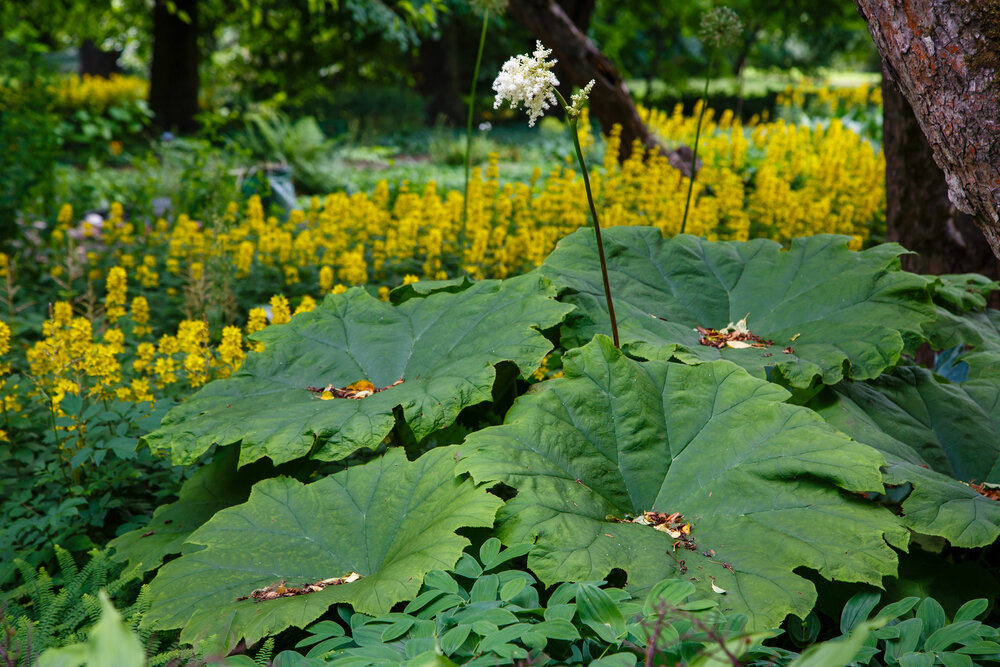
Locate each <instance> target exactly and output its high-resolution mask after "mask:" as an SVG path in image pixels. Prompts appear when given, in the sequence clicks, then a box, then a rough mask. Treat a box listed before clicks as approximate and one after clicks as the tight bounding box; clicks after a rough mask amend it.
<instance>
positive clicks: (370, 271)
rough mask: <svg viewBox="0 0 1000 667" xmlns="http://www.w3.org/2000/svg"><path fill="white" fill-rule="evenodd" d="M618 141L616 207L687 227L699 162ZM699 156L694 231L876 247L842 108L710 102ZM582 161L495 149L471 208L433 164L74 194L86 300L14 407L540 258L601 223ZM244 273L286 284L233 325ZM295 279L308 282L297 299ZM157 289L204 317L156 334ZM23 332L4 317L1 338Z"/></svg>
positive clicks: (107, 393)
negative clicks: (689, 169)
mask: <svg viewBox="0 0 1000 667" xmlns="http://www.w3.org/2000/svg"><path fill="white" fill-rule="evenodd" d="M643 113H644V115H645V118H646V120H647V122H648V123H649V125H650V126H651V127H652V128H653V129H654V130H655V131H656V132H657V133H658V134H659V135H660V137H662V139H663V141H664V143H665V144H666V145H668V146H676V145H679V144H690V143H692V142H693V137H694V131H695V123H696V121H695V120H694V119H693V118H691V117H686V116H684V115H682V114H681V112H680V111H679V110H675V111H674V112H673V113H670V114H668V113H663V112H659V111H646V112H643ZM589 150H591V151H592V150H593V149H592V148H590V149H589ZM617 152H618V134H617V132H612V134H611V136H610V137H609V138H608V139H607V142H606V151H605V156H606V157H605V159H604V161H603V164H600V163H597V164H595V165H594V167H593V173H592V180H593V185H594V189H595V196H596V198H597V201H598V207H599V211H600V215H601V216H602V224H603V225H605V226H611V225H655V226H657V227H659V228H660V229H661V230H662V231H663V233H664V234H667V235H671V234H675V233H677V232H678V231H679V229H680V225H681V218H682V214H683V210H684V199H685V196H686V193H687V186H688V180H687V179H686V178H684V177H683V176H681V174H680V173H679V172H678V171H676V170H675V169H673V168H672V167H670V166H669V165H668V164H667V161H666V159H665V158H664V157H662V156H659V155H644V154H643V152H642V151H641V150H639V151H635V152H634V153H633V156H632V158H630V159H629V160H628V161H626V162H625V163H624V164H622V165H619V164H618V163H617V162H616V161H615V159H614V156H615V155H616V154H617ZM699 158H700V159H701V160H702V161H703V167H702V169H701V170H700V172H699V173H698V177H697V179H696V184H695V189H694V192H695V195H694V196H695V199H694V202H693V205H692V209H691V214H690V216H689V220H688V223H687V231H688V232H690V233H694V234H699V235H702V236H705V237H708V238H711V239H737V240H744V239H747V238H751V237H759V236H761V237H768V238H773V239H776V240H779V241H784V240H787V239H789V238H791V237H794V236H799V235H806V234H816V233H840V234H848V235H850V236H852V237H854V239H855V241H854V245H855V246H856V247H860V246H861V245H862V244H863V243H864V242H865V240H866V239H867V238H868V236H869V234H870V233H871V231H872V229H873V228H876V227H877V225H878V224H879V222H880V220H881V217H882V211H883V207H884V191H883V187H882V183H883V170H884V161H883V157H882V155H881V153H879V152H877V151H876V150H875V149H873V147H872V146H871V145H870V144H869V143H868V142H866V141H864V140H863V139H861V138H860V137H858V135H856V134H854V133H853V132H850V131H848V130H846V129H845V128H843V127H842V126H841V125H840V124H839V123H838V122H837V121H833V122H831V123H830V124H829V126H828V127H826V128H809V127H804V126H794V125H788V124H786V123H784V122H782V121H777V122H757V123H753V124H751V125H750V126H748V127H742V126H741V125H740V124H739V123H737V122H734V121H733V119H732V115H731V114H729V113H724V114H722V116H721V117H720V118H719V119H718V120H717V121H716V120H714V115H713V114H712V113H711V112H709V113H707V114H706V125H705V126H704V127H703V131H702V144H701V148H700V151H699ZM570 164H571V163H570V162H569V161H567V163H566V166H561V167H557V168H556V169H554V170H553V171H552V172H551V173H550V174H548V175H547V177H546V178H545V179H544V180H543V179H542V178H541V173H540V171H538V170H536V173H535V176H534V178H533V179H532V180H531V182H529V183H508V184H504V185H501V183H500V180H499V175H500V174H499V166H498V164H497V161H496V159H495V158H494V159H493V160H491V162H490V164H489V166H488V167H487V168H486V169H485V172H481V171H480V170H478V169H477V170H475V172H474V175H473V179H472V182H471V184H470V187H469V193H468V196H469V206H468V211H469V213H468V221H467V222H466V223H465V224H463V214H462V211H463V197H462V194H461V193H460V192H454V191H452V192H447V193H441V192H438V190H437V187H436V185H435V184H434V183H433V182H430V183H427V184H425V185H424V186H422V187H421V188H417V187H414V186H412V185H411V186H406V185H405V184H404V185H403V187H401V189H400V191H399V193H398V194H397V195H396V196H395V197H392V196H390V189H389V186H388V184H387V183H385V182H382V183H380V184H379V185H378V187H377V188H376V189H375V191H374V192H373V193H371V194H366V193H356V194H346V193H343V192H339V193H333V194H330V195H328V196H327V197H325V198H323V199H321V198H318V197H314V198H313V199H312V200H311V202H310V204H309V206H308V207H306V209H305V210H301V211H293V212H292V213H291V214H290V215H289V216H287V218H286V219H279V218H277V217H274V216H269V215H267V214H266V212H265V211H264V209H263V207H262V204H261V201H260V199H258V198H256V197H254V198H252V199H251V200H250V201H249V203H248V204H247V205H246V206H245V207H243V208H242V209H241V208H240V207H239V206H237V205H236V204H230V206H229V207H228V208H227V209H226V210H225V211H221V212H220V215H219V216H218V218H217V219H215V220H200V221H199V220H193V219H191V218H190V217H188V216H186V215H180V216H178V217H177V219H176V220H173V221H169V220H166V219H161V220H159V221H157V222H156V223H155V224H153V225H152V226H151V227H150V228H149V229H144V228H138V227H137V226H136V225H135V224H134V223H132V222H128V221H126V220H125V219H124V215H123V210H122V207H121V206H119V205H115V206H113V207H112V210H111V213H110V215H109V218H108V219H107V220H105V221H104V222H103V225H100V226H92V225H90V224H88V223H87V222H77V220H76V217H75V215H74V212H73V211H72V210H71V209H70V208H69V207H68V206H64V207H63V209H62V210H61V211H60V213H59V216H58V219H57V222H56V224H55V225H54V228H53V229H52V232H51V237H50V239H49V240H48V241H49V245H50V247H51V248H53V249H54V252H55V253H57V255H58V259H59V261H57V262H53V263H52V265H51V267H50V269H49V270H50V271H51V275H52V277H53V279H54V280H55V281H56V282H57V283H58V284H60V285H61V286H62V289H63V291H64V292H65V293H75V294H76V295H77V297H78V298H77V302H76V304H75V305H71V304H70V303H69V302H68V301H60V302H57V303H54V304H52V305H51V307H50V311H49V316H48V319H47V320H46V322H45V324H44V328H43V336H42V338H41V340H39V341H37V342H36V343H34V344H33V345H32V346H31V347H30V349H27V350H25V353H26V355H27V366H28V367H29V368H30V373H31V378H30V387H25V386H24V383H28V382H29V380H28V379H26V378H24V377H22V378H21V379H20V380H19V382H20V383H22V386H21V387H20V389H19V390H18V391H15V388H14V387H12V386H9V383H10V380H9V379H8V386H7V387H5V394H6V395H7V398H6V399H5V401H4V405H3V407H4V409H5V410H10V411H15V412H16V411H18V410H21V409H22V406H21V405H20V404H19V403H18V401H19V400H20V399H18V398H17V396H21V397H24V396H29V397H31V398H32V400H38V401H41V402H42V403H44V404H45V405H46V406H47V407H46V410H48V409H49V407H51V408H52V409H54V410H56V411H58V410H59V405H60V403H61V401H62V400H63V397H64V396H65V395H66V394H67V393H73V394H78V395H85V396H88V397H89V398H90V399H91V400H100V401H107V400H118V401H125V402H142V401H150V402H152V401H154V400H156V399H157V398H159V397H161V396H166V395H169V396H174V397H180V396H183V395H184V394H185V393H187V392H190V391H191V390H192V389H196V388H197V387H200V386H202V385H203V384H204V383H206V382H208V381H209V380H211V379H212V378H216V377H226V376H228V375H230V374H231V373H233V372H234V371H235V370H236V369H237V368H238V367H239V365H240V363H241V361H242V360H243V358H244V356H245V354H246V351H247V350H248V349H255V348H256V347H258V346H259V343H255V342H253V341H249V340H247V338H246V337H247V335H249V334H251V333H253V332H254V331H258V330H260V329H262V328H264V327H265V326H267V325H268V323H269V322H270V323H281V322H285V321H287V320H288V318H289V317H290V316H291V315H292V314H293V312H298V311H302V310H311V309H312V308H313V307H314V306H315V304H316V299H318V298H320V297H322V296H323V295H324V294H326V293H328V292H335V293H336V292H341V291H344V290H345V289H346V287H347V286H349V285H362V284H370V285H381V286H383V287H382V288H381V289H380V294H381V295H382V296H383V298H385V297H386V296H387V294H388V287H386V286H387V285H390V284H398V283H400V282H412V281H415V280H418V279H421V278H423V279H427V278H430V279H441V278H447V277H453V276H454V275H457V274H458V273H459V272H464V273H467V274H469V275H471V276H473V277H475V278H485V277H504V276H508V275H511V274H514V273H517V272H522V271H525V270H529V269H531V268H532V267H534V266H536V265H538V264H539V263H540V262H541V261H542V259H543V258H544V257H545V256H546V255H547V254H548V253H549V252H550V251H551V250H552V249H553V247H554V246H555V244H556V242H557V241H558V239H560V238H561V237H562V236H564V235H566V234H567V233H569V232H571V231H573V230H575V229H577V228H578V227H580V226H582V225H585V224H587V205H586V199H585V194H584V188H583V182H582V179H581V178H579V176H578V174H577V173H576V172H575V171H574V170H573V169H572V168H571V167H570V166H569V165H570ZM0 264H2V273H0V277H5V278H6V280H7V281H8V282H7V292H8V295H10V294H11V293H12V289H13V287H12V286H14V283H16V275H14V271H12V270H10V266H8V262H7V258H6V257H5V256H4V257H2V258H0ZM232 280H235V281H239V282H240V283H241V284H243V283H246V284H250V285H253V286H255V287H256V288H258V292H261V291H264V292H266V293H267V294H274V296H273V297H271V298H270V306H269V311H270V312H266V311H265V309H264V308H261V307H254V308H251V309H249V312H248V315H247V316H246V319H245V320H242V318H241V316H239V315H238V314H237V313H238V309H237V308H235V307H233V308H231V311H232V316H230V317H229V318H228V319H229V320H230V321H229V323H228V325H225V326H224V327H220V330H217V331H210V330H209V328H208V326H207V324H206V321H207V319H206V317H205V314H206V312H207V311H208V310H209V309H210V308H217V307H221V306H219V304H223V305H224V304H225V302H226V299H227V298H228V299H229V301H230V302H232V301H235V297H234V296H233V294H232V289H231V288H232V285H231V283H229V282H227V281H232ZM261 286H263V288H262V289H260V288H261ZM227 290H229V292H228V293H227ZM283 293H284V294H295V295H298V296H296V297H294V298H293V299H292V303H289V299H287V298H286V297H285V296H282V294H283ZM219 294H222V296H221V297H219ZM227 294H228V296H227ZM154 296H156V297H157V298H160V299H161V300H162V299H164V298H166V299H173V300H174V302H175V303H183V309H184V310H185V311H186V312H187V313H188V319H185V320H184V321H181V322H180V324H179V326H178V327H177V329H176V330H175V333H171V334H162V335H160V336H159V337H158V338H157V337H154V335H153V329H154V327H156V325H157V324H159V325H160V329H161V330H162V323H158V322H152V323H151V322H150V319H151V316H152V314H151V307H150V301H151V300H153V298H154ZM263 299H264V300H266V299H267V297H266V296H264V297H263ZM230 306H234V304H233V303H230ZM223 310H224V308H223ZM216 319H218V318H216ZM237 319H240V320H241V321H243V322H244V324H243V326H242V327H238V326H235V325H236V324H237V322H236V321H234V320H237ZM15 338H16V332H15ZM9 341H10V333H9V329H7V327H6V326H4V327H3V328H0V354H3V353H6V352H7V351H8V350H9V348H10V347H11V345H10V342H9ZM15 347H16V346H15ZM20 365H21V366H24V364H20ZM4 371H7V366H3V367H0V375H2V373H3V372H4ZM0 386H2V385H0Z"/></svg>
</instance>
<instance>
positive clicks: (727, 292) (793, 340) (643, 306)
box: [539, 227, 934, 387]
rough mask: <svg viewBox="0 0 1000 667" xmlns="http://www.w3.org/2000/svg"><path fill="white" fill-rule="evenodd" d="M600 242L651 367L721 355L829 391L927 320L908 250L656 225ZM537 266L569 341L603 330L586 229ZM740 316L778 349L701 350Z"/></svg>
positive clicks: (866, 372)
mask: <svg viewBox="0 0 1000 667" xmlns="http://www.w3.org/2000/svg"><path fill="white" fill-rule="evenodd" d="M604 239H605V240H604V243H605V250H606V252H607V257H608V270H609V273H610V280H611V285H612V294H613V296H614V302H615V310H616V313H617V316H618V325H619V330H620V332H621V337H622V342H623V344H625V345H626V346H627V348H628V350H629V351H631V352H634V353H635V354H637V355H639V356H642V357H644V358H648V359H667V358H670V357H671V356H676V357H678V358H680V359H682V360H684V361H687V362H689V363H690V362H698V361H706V360H713V359H719V358H720V357H721V358H723V359H728V360H730V361H733V362H735V363H737V364H739V365H741V366H743V367H744V368H746V369H747V370H748V371H750V373H751V374H753V375H756V376H757V377H765V373H766V371H767V369H769V368H773V370H774V372H775V374H777V375H779V376H781V377H783V378H784V379H785V380H786V381H787V382H788V383H789V384H791V385H792V386H796V387H806V386H809V385H810V384H811V383H812V382H813V380H814V378H816V377H817V376H819V377H820V378H821V379H822V381H823V382H824V383H825V384H835V383H836V382H839V381H840V380H841V379H842V378H843V377H852V378H858V379H866V378H872V377H878V375H879V374H880V373H882V372H883V371H884V370H885V369H886V368H890V367H892V366H894V365H895V364H896V363H897V362H898V361H899V357H900V353H901V352H902V351H903V349H904V345H905V343H907V342H912V341H916V340H918V339H920V338H921V336H922V334H921V325H922V324H923V323H924V322H927V321H930V320H931V319H933V317H934V312H933V309H932V308H931V306H930V303H929V298H928V296H927V281H926V280H925V279H923V278H921V277H920V276H916V275H914V274H910V273H905V272H902V271H900V270H898V265H899V262H898V259H897V257H898V255H900V254H901V253H903V252H905V251H904V250H903V249H902V248H901V247H900V246H898V245H895V244H883V245H880V246H877V247H875V248H872V249H870V250H865V251H864V252H852V251H850V250H848V249H847V242H848V240H849V239H848V238H847V237H843V236H815V237H810V238H801V239H795V240H794V241H793V242H792V247H791V249H790V250H788V251H787V252H783V251H782V249H781V246H780V245H778V244H777V243H774V242H772V241H768V240H765V239H756V240H753V241H749V242H745V243H743V242H726V243H712V242H709V241H705V240H704V239H700V238H697V237H693V236H677V237H674V238H672V239H664V238H663V237H662V236H661V235H660V232H659V231H658V230H657V229H654V228H651V227H614V228H611V229H608V230H607V232H606V234H605V237H604ZM539 270H540V271H541V272H542V273H543V274H544V275H546V276H548V277H549V278H551V279H552V282H553V283H554V284H555V285H556V286H558V287H559V288H560V291H561V292H564V295H563V297H562V298H563V299H564V300H566V301H568V302H569V303H572V304H574V305H576V306H578V307H579V308H580V311H581V312H580V315H579V316H577V317H571V319H570V321H569V323H568V324H567V328H568V329H569V332H570V333H571V334H572V336H571V338H572V339H575V340H578V341H580V340H589V339H590V337H591V336H593V335H594V334H595V333H605V334H607V333H608V332H609V324H608V315H607V309H606V306H605V304H604V292H603V288H602V283H601V274H600V270H599V268H598V263H597V253H596V250H595V245H594V235H593V233H592V232H590V231H589V230H581V231H579V232H575V233H573V234H571V235H570V236H568V237H566V238H564V239H563V240H562V241H560V242H559V245H558V246H557V247H556V249H555V251H554V252H553V253H552V254H551V255H549V257H548V258H547V259H546V260H545V262H544V263H543V264H542V266H541V268H540V269H539ZM748 316H749V317H748ZM745 317H748V324H749V327H750V331H751V333H753V334H755V335H757V336H759V337H761V338H763V339H765V340H770V341H773V344H772V345H770V346H768V347H765V348H745V349H733V348H730V347H723V348H722V349H716V348H714V347H709V346H705V345H701V344H699V338H700V334H699V333H698V332H697V331H695V327H699V326H700V327H704V328H706V329H722V328H723V327H725V326H726V325H728V324H730V323H736V322H738V321H739V320H741V319H743V318H745ZM785 349H789V352H788V353H786V352H784V350H785Z"/></svg>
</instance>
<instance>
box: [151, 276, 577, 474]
mask: <svg viewBox="0 0 1000 667" xmlns="http://www.w3.org/2000/svg"><path fill="white" fill-rule="evenodd" d="M554 294H555V292H554V289H553V288H552V287H551V286H550V285H549V284H548V282H547V281H546V280H545V279H544V278H542V277H540V276H537V275H530V276H523V277H519V278H516V279H512V280H507V281H503V282H501V281H497V280H490V281H482V282H479V283H476V284H474V285H471V286H469V287H467V288H465V289H463V290H462V291H460V292H457V293H449V292H438V293H434V294H431V295H429V296H426V297H425V298H411V299H409V300H407V301H405V302H403V303H402V304H400V305H399V306H393V305H390V304H388V303H383V302H381V301H378V300H377V299H375V298H373V297H371V296H370V295H368V294H367V293H366V292H365V291H364V290H362V289H360V288H356V289H351V290H349V291H348V292H346V293H345V294H341V295H329V296H327V298H326V300H325V301H324V302H323V304H322V306H320V307H319V308H317V309H316V310H314V311H312V312H309V313H303V314H300V315H297V316H295V317H294V318H292V321H291V322H289V323H288V324H286V325H283V326H275V327H268V328H267V329H265V330H263V331H261V332H259V333H258V334H257V335H256V340H259V341H260V342H262V343H264V346H265V347H264V350H263V351H262V352H259V353H255V354H250V355H249V356H248V357H247V359H246V361H245V362H244V364H243V367H242V368H241V369H240V370H239V371H238V372H237V373H236V374H235V375H234V376H233V377H231V378H228V379H225V380H216V381H215V382H211V383H209V384H208V385H207V386H205V387H204V388H202V389H201V390H200V391H199V392H198V393H197V394H195V395H194V396H193V397H192V398H190V399H188V400H187V401H185V402H184V403H183V404H181V405H179V406H178V407H176V408H174V409H173V410H171V411H170V412H169V413H168V414H167V416H166V417H165V418H164V420H163V423H162V425H161V427H160V428H159V429H158V430H157V431H154V432H153V433H151V434H149V435H147V436H146V437H145V440H146V442H147V443H148V444H149V445H150V446H151V447H154V448H161V449H163V448H169V449H170V450H171V451H172V454H173V459H174V461H175V462H176V463H191V462H192V461H194V460H195V459H197V458H198V457H199V456H200V455H201V454H203V453H204V452H205V451H206V450H207V449H208V448H209V447H210V446H211V445H213V444H219V445H227V444H230V443H234V442H242V446H241V448H240V465H246V464H247V463H250V462H252V461H255V460H257V459H259V458H261V457H264V456H267V457H269V458H270V459H271V460H272V461H273V462H274V463H275V464H278V463H282V462H285V461H290V460H292V459H296V458H300V457H303V456H306V455H307V454H310V453H311V454H312V455H313V456H315V457H316V458H319V459H323V460H335V459H339V458H343V457H345V456H347V455H349V454H351V453H352V452H354V451H356V450H358V449H361V448H365V447H367V448H370V449H374V448H375V447H377V446H378V445H379V443H381V442H382V440H383V439H384V438H385V437H386V435H387V434H388V433H389V431H390V430H391V429H392V426H393V423H394V417H393V410H394V409H395V408H396V407H397V406H399V407H400V408H401V409H402V414H403V416H404V419H405V420H406V422H407V423H408V424H409V426H410V428H411V429H412V430H413V433H414V435H415V436H416V438H417V439H420V438H423V437H424V436H427V435H429V434H430V433H433V432H434V431H437V430H439V429H442V428H444V427H446V426H448V425H449V424H451V423H452V422H453V421H454V420H455V418H456V417H457V416H458V413H459V412H460V411H461V410H462V409H463V408H465V407H467V406H470V405H474V404H476V403H481V402H484V401H489V400H490V398H491V396H490V391H491V389H492V387H493V381H494V378H495V375H496V372H495V368H494V366H495V365H496V364H498V363H500V362H501V361H512V362H514V363H515V364H516V365H517V366H518V368H519V369H520V370H521V372H522V373H524V374H528V373H531V372H532V371H534V370H535V369H536V368H538V366H539V364H540V362H541V360H542V358H543V357H544V356H545V354H546V353H547V352H548V351H549V350H550V349H551V348H552V345H551V343H550V342H549V341H548V340H547V339H546V338H545V337H544V336H543V335H542V334H541V332H540V331H539V330H540V329H546V328H549V327H552V326H555V325H556V324H558V323H559V322H561V321H562V319H563V317H564V316H565V315H566V313H567V312H568V311H569V310H570V309H571V306H569V305H566V304H562V303H559V302H557V301H555V299H554V298H552V297H553V296H554ZM400 380H402V383H400V384H397V385H396V386H392V385H394V383H397V382H399V381H400ZM359 381H362V382H370V383H371V384H372V386H373V387H374V388H376V389H382V388H387V389H386V390H385V391H379V392H378V393H374V394H372V395H370V396H368V397H366V398H363V399H358V400H352V399H349V398H335V399H333V400H321V396H322V393H321V392H320V391H311V390H310V389H308V388H309V387H312V388H314V389H322V388H325V387H328V386H333V387H335V388H340V389H342V388H345V387H348V386H350V385H352V384H354V383H356V382H359Z"/></svg>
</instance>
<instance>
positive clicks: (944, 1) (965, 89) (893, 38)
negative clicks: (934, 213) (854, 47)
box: [855, 0, 1000, 257]
mask: <svg viewBox="0 0 1000 667" xmlns="http://www.w3.org/2000/svg"><path fill="white" fill-rule="evenodd" d="M855 2H856V3H857V6H858V11H859V12H860V13H861V15H862V17H864V19H865V20H866V21H867V23H868V29H869V31H870V32H871V34H872V37H873V38H874V40H875V45H876V46H877V47H878V50H879V52H880V53H881V54H882V58H883V60H884V62H885V64H886V70H887V72H888V73H889V74H890V75H891V76H892V78H893V79H894V80H895V82H896V84H897V85H898V86H899V89H900V91H901V92H902V93H903V96H904V97H905V98H906V100H907V101H908V102H909V103H910V106H911V107H912V108H913V112H914V114H915V115H916V118H917V121H918V122H919V123H920V127H921V129H922V130H923V132H924V135H925V136H926V137H927V141H928V143H929V144H930V146H931V150H932V151H933V155H934V161H935V162H936V163H937V164H938V166H939V167H940V168H941V170H942V171H943V172H944V175H945V178H946V180H947V183H948V195H949V198H950V199H951V201H952V202H953V203H954V204H955V206H956V207H957V208H958V209H959V210H961V211H964V212H966V213H968V214H969V215H971V216H972V217H973V220H974V221H975V223H976V225H977V226H978V227H979V229H980V230H981V231H982V232H983V234H984V235H985V236H986V239H987V241H988V242H989V244H990V248H991V249H992V250H993V253H994V254H995V255H996V256H997V257H1000V103H998V100H1000V0H855Z"/></svg>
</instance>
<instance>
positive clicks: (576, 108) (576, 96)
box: [566, 79, 597, 118]
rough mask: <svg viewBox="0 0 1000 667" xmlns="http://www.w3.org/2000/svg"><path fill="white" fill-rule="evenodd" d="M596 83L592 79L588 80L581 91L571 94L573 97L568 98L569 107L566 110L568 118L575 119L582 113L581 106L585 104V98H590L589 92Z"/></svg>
mask: <svg viewBox="0 0 1000 667" xmlns="http://www.w3.org/2000/svg"><path fill="white" fill-rule="evenodd" d="M595 83H597V82H596V81H594V80H593V79H591V80H590V83H588V84H587V85H586V86H584V87H583V88H582V89H581V90H578V91H576V92H575V93H573V97H572V98H570V105H569V107H568V108H567V109H566V113H567V114H569V117H570V118H576V117H577V116H579V115H580V112H581V111H583V105H584V104H586V103H587V98H589V97H590V91H591V90H593V89H594V84H595Z"/></svg>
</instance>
